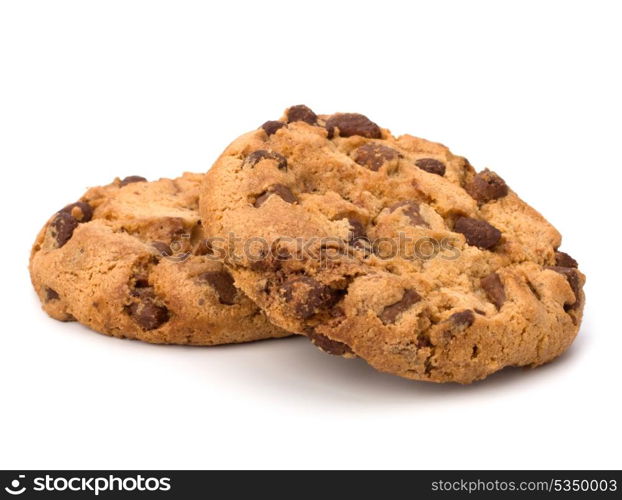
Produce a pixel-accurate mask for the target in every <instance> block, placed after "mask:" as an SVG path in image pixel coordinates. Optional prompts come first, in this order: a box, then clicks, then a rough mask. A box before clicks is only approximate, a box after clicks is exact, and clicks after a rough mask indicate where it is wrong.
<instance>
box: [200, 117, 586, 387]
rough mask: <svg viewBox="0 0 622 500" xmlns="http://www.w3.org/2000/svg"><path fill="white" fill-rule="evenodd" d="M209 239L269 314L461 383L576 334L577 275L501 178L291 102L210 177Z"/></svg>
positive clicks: (300, 329)
mask: <svg viewBox="0 0 622 500" xmlns="http://www.w3.org/2000/svg"><path fill="white" fill-rule="evenodd" d="M200 212H201V215H202V216H203V219H204V220H205V221H206V222H205V229H206V234H207V235H208V236H209V237H210V238H212V239H213V240H214V241H215V242H216V241H217V242H218V243H219V244H220V245H222V248H220V256H221V258H222V259H223V262H224V263H225V265H226V266H227V268H228V269H229V270H230V272H231V274H232V275H233V277H234V278H235V282H236V286H238V287H239V288H241V289H242V290H244V292H246V293H247V294H248V296H249V297H250V298H251V299H252V300H253V301H255V303H257V304H258V305H259V307H260V308H261V309H262V310H264V311H265V312H266V313H267V315H268V317H269V318H270V320H271V321H272V322H274V323H275V324H277V325H279V326H281V327H283V328H285V329H287V330H289V331H293V332H297V333H302V334H305V335H307V336H308V337H309V338H310V339H311V340H312V341H313V343H315V344H316V345H317V346H318V347H319V348H321V349H322V350H324V351H327V352H332V353H334V354H338V355H342V356H346V357H348V356H349V357H352V356H358V357H361V358H363V359H364V360H366V361H367V362H368V363H369V364H370V365H372V366H373V367H375V368H376V369H378V370H381V371H385V372H389V373H393V374H396V375H400V376H403V377H407V378H412V379H418V380H428V381H435V382H447V381H454V382H461V383H469V382H472V381H474V380H478V379H482V378H484V377H486V376H487V375H489V374H491V373H493V372H495V371H497V370H500V369H501V368H503V367H505V366H528V365H529V366H537V365H540V364H542V363H546V362H548V361H550V360H552V359H554V358H555V357H556V356H558V355H559V354H561V353H562V352H563V351H564V350H565V349H567V348H568V346H569V345H570V344H571V342H572V340H573V339H574V338H575V336H576V334H577V332H578V329H579V325H580V322H581V316H582V311H583V304H584V295H583V291H582V287H583V283H584V281H585V277H584V275H583V274H582V273H581V272H580V271H579V270H578V269H577V264H576V262H575V261H574V259H572V258H571V257H570V256H568V255H567V254H565V253H563V252H560V251H558V248H559V246H560V244H561V236H560V234H559V233H558V232H557V231H556V230H555V228H554V227H553V226H551V224H549V223H548V222H547V221H546V220H545V219H544V218H543V217H542V216H541V215H540V214H539V213H538V212H537V211H536V210H534V209H533V208H531V207H530V206H528V205H527V204H526V203H524V202H523V201H522V200H521V199H520V198H519V197H518V196H517V195H516V194H515V193H514V192H513V191H512V190H511V188H510V187H508V186H507V185H506V183H505V182H504V181H503V179H502V178H501V177H500V176H499V175H497V174H495V173H494V172H492V171H490V170H488V169H485V170H483V171H481V172H479V173H478V172H476V171H475V169H474V168H473V167H472V166H471V165H470V164H469V162H468V161H467V160H466V159H465V158H463V157H460V156H456V155H454V154H452V153H451V152H450V151H449V149H448V148H446V147H445V146H443V145H441V144H438V143H434V142H430V141H427V140H424V139H420V138H417V137H413V136H410V135H402V136H399V137H394V136H393V135H392V134H391V133H390V132H389V131H388V130H387V129H383V128H381V127H379V126H378V125H377V124H376V123H374V122H372V121H371V120H369V119H368V118H367V117H365V116H363V115H360V114H356V113H337V114H334V115H316V114H315V113H314V112H313V111H312V110H310V109H309V108H307V107H306V106H302V105H300V106H294V107H292V108H289V109H288V110H286V112H285V115H284V116H283V117H282V118H281V119H280V120H272V121H268V122H266V123H264V124H263V125H262V126H261V127H259V128H258V129H257V130H255V131H252V132H249V133H247V134H245V135H243V136H241V137H239V138H238V139H236V140H235V141H234V142H233V143H232V144H231V145H230V146H229V147H228V148H227V149H226V150H225V151H224V153H223V154H222V155H221V156H220V158H219V159H218V160H217V161H216V163H215V164H214V166H213V167H212V169H211V170H210V171H209V172H208V174H207V175H206V177H205V180H204V184H203V187H202V192H201V206H200Z"/></svg>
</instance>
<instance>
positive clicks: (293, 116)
mask: <svg viewBox="0 0 622 500" xmlns="http://www.w3.org/2000/svg"><path fill="white" fill-rule="evenodd" d="M286 115H287V123H292V122H305V123H308V124H309V125H315V124H316V123H317V115H316V114H315V113H314V112H313V111H311V109H310V108H308V107H307V106H305V105H304V104H298V105H296V106H292V107H291V108H289V109H288V110H287V113H286Z"/></svg>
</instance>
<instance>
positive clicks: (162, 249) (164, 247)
mask: <svg viewBox="0 0 622 500" xmlns="http://www.w3.org/2000/svg"><path fill="white" fill-rule="evenodd" d="M151 246H152V247H153V248H155V249H156V251H157V252H158V254H159V255H160V256H162V257H170V256H171V255H173V251H172V250H171V247H170V245H169V244H168V243H164V242H163V241H152V242H151Z"/></svg>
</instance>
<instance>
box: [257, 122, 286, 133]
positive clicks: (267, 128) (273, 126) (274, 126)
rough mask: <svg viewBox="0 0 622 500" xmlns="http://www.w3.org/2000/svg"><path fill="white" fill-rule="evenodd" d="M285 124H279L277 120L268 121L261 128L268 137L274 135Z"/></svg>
mask: <svg viewBox="0 0 622 500" xmlns="http://www.w3.org/2000/svg"><path fill="white" fill-rule="evenodd" d="M284 126H285V124H284V123H283V122H279V121H277V120H269V121H267V122H266V123H264V124H263V125H262V126H261V128H262V129H264V132H265V133H266V134H268V135H272V134H274V133H275V132H276V131H277V130H278V129H280V128H283V127H284Z"/></svg>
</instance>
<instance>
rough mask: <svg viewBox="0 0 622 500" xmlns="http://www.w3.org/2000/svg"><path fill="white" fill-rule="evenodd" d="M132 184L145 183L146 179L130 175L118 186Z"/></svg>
mask: <svg viewBox="0 0 622 500" xmlns="http://www.w3.org/2000/svg"><path fill="white" fill-rule="evenodd" d="M134 182H147V179H145V178H144V177H141V176H140V175H130V176H129V177H126V178H125V179H123V180H122V181H121V183H120V184H119V186H120V187H123V186H127V185H128V184H133V183H134Z"/></svg>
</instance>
